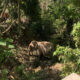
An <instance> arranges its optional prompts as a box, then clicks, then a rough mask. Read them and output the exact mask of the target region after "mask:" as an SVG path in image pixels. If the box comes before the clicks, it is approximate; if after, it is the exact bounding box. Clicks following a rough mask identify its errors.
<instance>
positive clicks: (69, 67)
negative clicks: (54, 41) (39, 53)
mask: <svg viewBox="0 0 80 80" xmlns="http://www.w3.org/2000/svg"><path fill="white" fill-rule="evenodd" d="M53 55H57V56H58V57H59V60H61V61H62V63H64V65H65V66H64V68H63V72H62V75H63V76H66V75H68V74H69V73H71V72H77V73H79V72H80V69H79V68H80V49H72V48H69V47H64V46H57V49H56V51H55V52H54V53H53Z"/></svg>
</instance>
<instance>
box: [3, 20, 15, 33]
mask: <svg viewBox="0 0 80 80" xmlns="http://www.w3.org/2000/svg"><path fill="white" fill-rule="evenodd" d="M15 22H16V21H15V20H14V21H13V22H12V24H11V25H10V26H9V27H8V28H7V29H6V30H5V31H3V32H2V34H4V33H6V32H8V31H9V30H10V29H11V27H12V26H13V24H14V23H15Z"/></svg>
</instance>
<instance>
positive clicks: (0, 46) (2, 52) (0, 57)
mask: <svg viewBox="0 0 80 80" xmlns="http://www.w3.org/2000/svg"><path fill="white" fill-rule="evenodd" d="M12 42H13V40H12V39H9V38H7V39H5V40H4V39H3V38H0V63H1V62H2V63H4V62H6V61H7V60H8V58H9V57H10V56H11V55H12V51H11V49H12V48H14V46H13V45H12V44H11V43H12Z"/></svg>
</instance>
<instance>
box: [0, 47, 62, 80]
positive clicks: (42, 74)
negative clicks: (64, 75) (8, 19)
mask: <svg viewBox="0 0 80 80" xmlns="http://www.w3.org/2000/svg"><path fill="white" fill-rule="evenodd" d="M13 52H14V55H15V56H14V57H13V58H12V60H11V59H10V62H8V63H6V64H5V65H3V66H2V67H1V68H0V70H2V69H3V68H5V67H6V68H8V69H9V73H8V79H9V80H25V79H23V78H20V75H19V74H18V73H17V71H16V67H17V65H22V64H23V65H24V66H25V67H24V71H25V72H32V73H35V74H37V77H39V78H40V79H37V78H36V79H28V80H61V77H60V74H61V71H62V68H63V64H61V63H58V62H54V59H53V60H48V59H47V60H46V59H44V60H39V61H38V60H37V61H35V60H34V58H33V60H32V61H30V57H29V56H28V55H27V54H28V52H27V48H26V47H20V46H19V47H18V48H17V51H15V50H13Z"/></svg>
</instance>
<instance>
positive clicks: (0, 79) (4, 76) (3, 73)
mask: <svg viewBox="0 0 80 80" xmlns="http://www.w3.org/2000/svg"><path fill="white" fill-rule="evenodd" d="M8 73H9V71H8V69H3V70H1V75H0V76H1V77H0V80H8V77H7V75H8Z"/></svg>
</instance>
